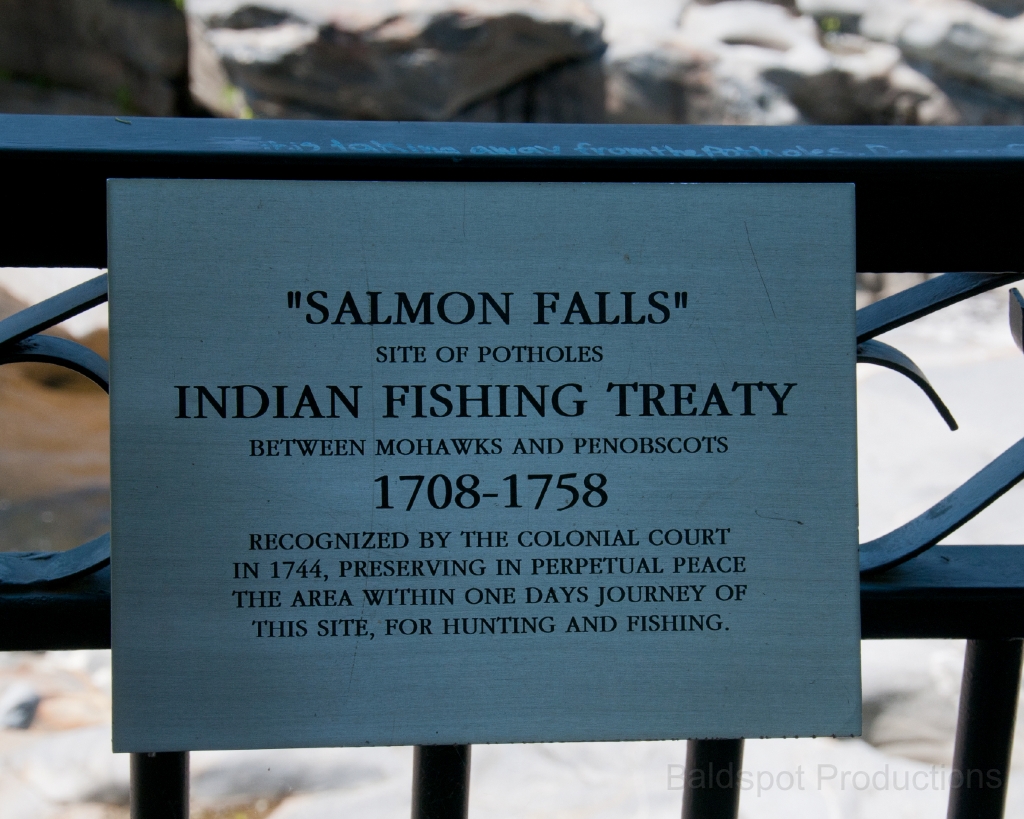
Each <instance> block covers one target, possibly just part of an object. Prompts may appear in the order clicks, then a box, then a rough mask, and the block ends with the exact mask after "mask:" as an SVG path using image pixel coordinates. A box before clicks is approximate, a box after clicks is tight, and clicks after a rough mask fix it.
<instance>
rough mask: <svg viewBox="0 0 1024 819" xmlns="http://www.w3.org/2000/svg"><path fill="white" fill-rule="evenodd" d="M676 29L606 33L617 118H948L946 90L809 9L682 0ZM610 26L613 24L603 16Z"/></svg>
mask: <svg viewBox="0 0 1024 819" xmlns="http://www.w3.org/2000/svg"><path fill="white" fill-rule="evenodd" d="M678 19H679V22H678V25H677V27H676V28H675V30H674V31H670V32H669V33H668V34H664V33H661V34H659V35H654V33H653V31H642V30H641V31H637V30H633V31H631V32H628V34H627V35H626V36H622V37H621V38H616V37H612V38H611V47H610V48H609V54H608V60H607V65H608V87H609V97H608V116H609V118H610V119H611V120H613V121H618V122H679V123H726V124H740V123H743V124H756V125H787V124H792V123H797V122H812V123H820V124H829V125H833V124H835V125H838V124H861V123H870V124H951V123H954V122H957V121H958V115H957V113H956V111H955V110H954V109H953V107H952V105H951V104H950V102H949V100H948V99H947V98H946V95H945V94H944V93H943V92H942V91H941V90H940V89H939V87H938V86H937V85H936V84H935V83H933V82H932V81H930V80H929V79H928V78H927V77H925V76H924V75H923V74H921V73H920V72H918V71H915V70H914V69H913V68H911V67H910V66H908V65H907V64H906V63H905V62H903V61H902V59H901V54H900V51H899V49H897V48H896V47H895V46H892V45H890V44H887V43H876V42H871V41H869V40H867V39H866V38H864V37H859V36H855V35H844V34H841V33H831V34H827V35H824V36H823V35H822V34H821V32H820V31H819V28H818V26H817V24H816V23H815V21H814V19H813V18H812V17H811V16H809V15H796V14H794V13H792V12H790V11H789V10H787V9H786V8H783V7H782V6H780V5H773V4H769V3H762V2H756V0H726V2H721V3H716V4H714V5H704V4H698V3H693V4H689V5H685V6H684V7H683V8H682V9H681V12H680V14H679V18H678ZM609 30H610V31H618V30H619V29H618V27H616V26H612V25H611V24H610V25H609Z"/></svg>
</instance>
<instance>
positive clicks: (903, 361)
mask: <svg viewBox="0 0 1024 819" xmlns="http://www.w3.org/2000/svg"><path fill="white" fill-rule="evenodd" d="M1022 278H1024V273H1001V274H994V275H989V274H984V273H946V274H944V275H942V276H939V277H937V278H935V279H931V280H929V281H927V282H924V283H923V284H919V285H917V286H915V287H911V288H909V289H907V290H904V291H902V292H901V293H897V294H896V295H894V296H890V297H889V298H887V299H882V300H881V301H879V302H876V303H875V304H872V305H870V306H869V307H865V308H863V309H861V310H858V311H857V341H858V346H857V360H858V361H862V362H864V363H870V364H879V365H881V366H883V367H888V368H890V369H893V370H896V371H897V372H900V373H902V374H903V375H905V376H907V377H908V378H910V379H911V380H912V381H913V382H914V383H915V384H917V385H918V386H919V387H921V389H922V390H924V391H925V393H926V394H927V395H928V397H929V398H931V400H932V403H933V404H934V405H935V408H936V409H938V410H939V413H940V414H941V415H942V416H943V418H944V419H945V420H946V423H947V424H949V427H950V429H953V430H955V429H956V422H955V421H953V416H952V415H951V414H949V410H948V409H946V406H945V404H944V403H943V402H942V400H941V399H940V398H939V396H938V393H936V392H935V390H934V389H933V388H932V386H931V384H930V383H929V382H928V379H927V378H925V376H924V373H922V372H921V370H920V369H919V368H918V367H917V365H916V364H914V362H913V361H911V360H910V359H909V358H908V357H907V356H905V355H903V353H901V352H900V351H899V350H897V349H896V348H895V347H890V346H889V345H887V344H882V343H881V342H878V341H873V340H872V338H873V336H875V335H878V334H880V333H883V332H885V331H887V330H891V329H894V328H896V327H899V326H901V325H903V324H906V323H908V322H910V321H913V320H914V319H917V318H921V317H922V316H925V315H928V314H929V313H933V312H935V311H936V310H940V309H941V308H943V307H947V306H949V305H950V304H955V303H956V302H958V301H962V300H963V299H966V298H969V297H970V296H974V295H977V294H978V293H983V292H986V291H988V290H992V289H994V288H996V287H1000V286H1002V285H1004V284H1008V283H1010V282H1013V281H1019V280H1020V279H1022ZM1022 308H1024V301H1022V299H1021V295H1020V293H1019V292H1018V291H1017V290H1016V288H1014V289H1013V290H1011V291H1010V330H1011V332H1012V333H1013V337H1014V340H1015V341H1016V342H1017V346H1018V347H1021V349H1022V350H1024V345H1022V341H1021V321H1022V316H1024V312H1022ZM1022 478H1024V439H1021V440H1020V441H1018V442H1017V443H1016V444H1014V445H1013V446H1011V447H1010V448H1009V449H1007V450H1006V451H1005V452H1004V453H1003V454H1002V455H1000V456H999V457H998V458H996V459H995V460H994V461H992V463H990V464H989V465H988V466H986V467H985V468H984V469H982V470H981V471H980V472H978V473H977V474H975V475H974V476H972V477H971V478H970V479H968V480H967V481H966V482H965V483H963V484H962V485H961V486H959V487H957V488H956V489H955V490H953V491H952V492H950V493H949V494H948V495H946V497H944V498H943V499H942V500H940V501H939V502H938V503H936V504H935V505H934V506H932V507H931V508H930V509H928V510H927V511H925V512H923V513H922V514H920V515H918V516H917V517H916V518H914V519H913V520H910V521H908V522H907V523H904V524H903V525H902V526H899V527H897V528H896V529H893V530H892V531H891V532H889V533H888V534H887V535H883V536H882V537H880V538H876V539H875V540H872V541H869V542H868V543H862V544H861V547H860V572H861V574H862V575H865V574H873V573H878V572H883V571H885V570H886V569H891V568H892V567H893V566H898V565H900V564H901V563H905V562H906V561H908V560H910V559H912V558H914V557H916V556H917V555H919V554H921V553H922V552H925V551H927V550H928V549H930V548H931V547H932V546H934V545H935V544H936V543H938V542H939V541H940V540H942V539H943V538H945V537H947V536H948V535H950V534H951V533H952V532H954V531H956V530H957V529H959V528H960V527H961V526H963V525H964V524H965V523H966V522H967V521H969V520H970V519H971V518H973V517H974V516H975V515H977V514H978V513H979V512H981V511H982V510H983V509H985V508H986V507H987V506H989V505H990V504H992V503H993V502H994V501H995V500H997V499H998V498H999V497H1001V496H1002V495H1004V494H1005V493H1006V492H1008V491H1009V490H1010V489H1012V488H1013V487H1014V486H1015V485H1016V484H1017V483H1019V482H1020V481H1021V479H1022Z"/></svg>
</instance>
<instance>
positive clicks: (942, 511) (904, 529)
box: [0, 273, 1024, 587]
mask: <svg viewBox="0 0 1024 819" xmlns="http://www.w3.org/2000/svg"><path fill="white" fill-rule="evenodd" d="M1021 279H1024V273H1002V274H985V273H946V274H944V275H942V276H938V277H936V278H934V279H930V280H929V281H926V282H924V283H922V284H919V285H916V286H915V287H911V288H909V289H907V290H904V291H902V292H900V293H897V294H896V295H893V296H890V297H888V298H886V299H882V300H881V301H878V302H876V303H875V304H872V305H870V306H868V307H865V308H863V309H861V310H858V311H857V343H858V346H857V360H858V361H859V362H862V363H870V364H876V365H879V366H883V367H887V368H889V369H892V370H895V371H896V372H899V373H901V374H902V375H905V376H906V377H907V378H909V379H911V380H912V381H913V382H914V383H915V384H917V386H919V387H920V388H921V389H922V390H923V391H924V392H925V394H926V395H927V396H928V398H929V399H930V400H931V402H932V404H933V405H934V406H935V408H936V409H937V410H938V411H939V414H940V415H942V417H943V419H944V420H945V421H946V423H947V424H948V426H949V428H950V429H952V430H955V429H956V428H957V425H956V421H955V420H954V419H953V416H952V414H951V413H950V411H949V409H948V408H947V407H946V405H945V404H944V403H943V401H942V399H941V398H940V397H939V395H938V393H937V392H936V391H935V389H934V388H933V387H932V386H931V384H930V383H929V381H928V379H927V378H926V377H925V375H924V373H923V372H922V371H921V369H920V368H919V367H918V366H917V365H916V364H914V362H913V361H912V360H911V359H910V358H909V357H907V356H906V355H904V354H903V353H901V352H900V351H899V350H897V349H896V348H894V347H891V346H889V345H888V344H883V343H882V342H880V341H875V340H874V338H875V336H878V335H880V334H882V333H884V332H887V331H889V330H892V329H895V328H896V327H899V326H902V325H904V324H907V323H909V322H911V321H914V320H915V319H918V318H921V317H922V316H925V315H928V314H929V313H933V312H935V311H937V310H941V309H942V308H943V307H947V306H949V305H951V304H955V303H957V302H959V301H962V300H964V299H967V298H970V297H971V296H974V295H977V294H979V293H983V292H986V291H988V290H992V289H993V288H996V287H1000V286H1002V285H1004V284H1008V283H1010V282H1014V281H1019V280H1021ZM106 300H107V277H106V275H105V274H104V275H101V276H97V277H96V278H94V279H91V280H90V281H87V282H85V283H84V284H81V285H78V286H77V287H73V288H71V289H70V290H67V291H65V292H63V293H60V294H58V295H56V296H54V297H53V298H51V299H47V300H45V301H43V302H40V303H39V304H36V305H33V306H32V307H28V308H26V309H25V310H22V311H20V312H18V313H16V314H14V315H13V316H10V317H8V318H6V319H4V320H3V321H0V365H2V364H9V363H13V362H18V361H43V362H46V363H50V364H56V365H59V366H62V367H67V368H68V369H71V370H74V371H75V372H78V373H81V374H82V375H84V376H86V377H87V378H90V379H91V380H92V381H94V382H95V383H96V384H98V385H99V386H101V387H102V388H103V389H104V390H108V391H109V376H108V368H107V362H106V361H105V360H104V359H103V358H102V357H101V356H99V355H97V354H96V353H94V352H93V351H92V350H90V349H88V348H87V347H85V346H83V345H81V344H78V343H77V342H74V341H70V340H68V339H63V338H57V337H55V336H46V335H40V333H41V332H42V331H43V330H46V329H48V328H50V327H53V326H54V325H56V324H59V323H60V322H62V321H64V320H66V319H68V318H71V317H72V316H75V315H78V314H79V313H82V312H84V311H86V310H88V309H90V308H91V307H95V306H96V305H98V304H102V303H103V302H105V301H106ZM1009 318H1010V329H1011V332H1012V333H1013V337H1014V340H1015V341H1016V343H1017V346H1018V347H1020V348H1021V349H1022V350H1024V298H1022V297H1021V294H1020V293H1019V292H1018V291H1017V290H1016V289H1014V290H1011V291H1010V316H1009ZM1022 478H1024V439H1022V440H1021V441H1018V442H1017V443H1016V444H1014V445H1013V446H1012V447H1010V448H1009V449H1007V450H1006V451H1005V452H1004V453H1003V454H1002V455H1000V456H999V457H998V458H996V459H995V460H994V461H992V463H990V464H989V465H988V466H986V467H985V468H984V469H982V470H981V471H980V472H978V473H977V474H976V475H974V476H973V477H972V478H970V479H969V480H968V481H966V482H965V483H964V484H963V485H961V486H960V487H958V488H957V489H956V490H954V491H953V492H951V493H950V494H949V495H947V496H946V497H945V498H943V499H942V500H941V501H939V502H938V503H936V504H935V505H934V506H932V507H931V508H930V509H929V510H928V511H926V512H924V513H923V514H921V515H918V516H917V517H916V518H914V519H913V520H910V521H908V522H907V523H905V524H903V525H902V526H900V527H898V528H896V529H894V530H893V531H891V532H889V533H888V534H887V535H883V536H882V537H880V538H876V539H875V540H872V541H870V542H868V543H864V544H862V545H861V547H860V569H861V573H862V574H869V573H878V572H883V571H885V570H886V569H889V568H892V567H893V566H897V565H899V564H900V563H903V562H905V561H907V560H910V559H912V558H913V557H915V556H917V555H919V554H921V553H922V552H924V551H926V550H927V549H929V548H931V547H932V546H934V545H935V544H936V543H938V542H939V541H940V540H942V539H943V538H944V537H947V536H948V535H949V534H950V533H952V532H953V531H955V530H956V529H958V528H959V527H960V526H962V525H963V524H964V523H966V522H967V521H968V520H970V519H971V518H973V517H974V516H975V515H977V514H978V513H979V512H981V511H982V510H983V509H985V508H986V507H987V506H989V505H990V504H991V503H992V502H993V501H995V500H996V499H997V498H999V497H1000V496H1001V495H1003V494H1004V493H1005V492H1007V491H1008V490H1009V489H1011V488H1012V487H1013V486H1014V485H1016V484H1017V483H1018V482H1019V481H1020V480H1021V479H1022ZM109 562H110V535H109V533H107V534H104V535H101V536H100V537H98V538H95V539H93V540H90V541H89V542H88V543H84V544H82V545H81V546H78V547H76V548H74V549H71V550H69V551H67V552H7V553H0V587H3V586H35V585H45V584H48V583H55V582H59V581H63V580H68V579H70V578H73V577H76V576H79V575H82V574H88V573H89V572H92V571H95V570H97V569H99V568H101V567H103V566H106V565H107V564H109Z"/></svg>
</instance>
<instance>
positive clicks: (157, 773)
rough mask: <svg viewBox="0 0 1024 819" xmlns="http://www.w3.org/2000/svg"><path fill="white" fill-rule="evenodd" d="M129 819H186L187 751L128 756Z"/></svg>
mask: <svg viewBox="0 0 1024 819" xmlns="http://www.w3.org/2000/svg"><path fill="white" fill-rule="evenodd" d="M130 794H131V795H130V800H131V809H130V814H131V819H188V751H174V752H169V753H156V754H132V762H131V786H130Z"/></svg>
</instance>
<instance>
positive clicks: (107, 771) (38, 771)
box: [2, 725, 129, 805]
mask: <svg viewBox="0 0 1024 819" xmlns="http://www.w3.org/2000/svg"><path fill="white" fill-rule="evenodd" d="M2 762H3V767H4V768H5V769H6V770H8V771H9V772H10V773H12V774H13V775H14V776H16V777H17V778H18V779H19V780H20V781H22V782H24V783H25V784H27V785H28V786H29V787H31V788H32V789H33V790H34V791H35V792H36V793H37V794H39V795H40V796H41V797H42V798H44V799H45V800H46V801H48V802H55V803H75V802H102V803H106V804H112V805H127V804H128V767H129V766H128V754H112V753H111V752H110V726H109V725H104V726H97V727H95V728H80V729H77V730H72V731H60V732H55V733H53V734H49V735H46V736H44V737H42V738H41V739H39V740H38V741H36V742H34V743H32V744H30V745H27V746H24V747H21V748H18V749H16V750H14V751H12V752H10V753H8V754H6V755H4V757H3V758H2Z"/></svg>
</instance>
